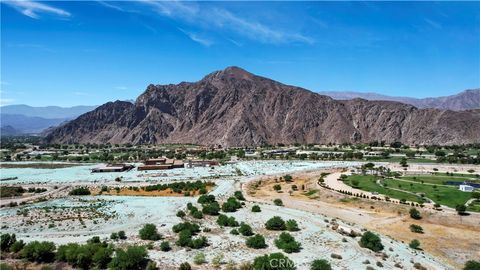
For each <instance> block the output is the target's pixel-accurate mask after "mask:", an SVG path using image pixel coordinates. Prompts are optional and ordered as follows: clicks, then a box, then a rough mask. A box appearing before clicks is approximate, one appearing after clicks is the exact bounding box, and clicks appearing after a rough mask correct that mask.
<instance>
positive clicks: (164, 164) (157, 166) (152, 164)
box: [137, 158, 184, 171]
mask: <svg viewBox="0 0 480 270" xmlns="http://www.w3.org/2000/svg"><path fill="white" fill-rule="evenodd" d="M183 167H184V164H183V161H182V160H178V159H170V158H151V159H147V160H145V162H144V163H143V165H140V166H138V168H137V169H138V170H139V171H147V170H169V169H174V168H183Z"/></svg>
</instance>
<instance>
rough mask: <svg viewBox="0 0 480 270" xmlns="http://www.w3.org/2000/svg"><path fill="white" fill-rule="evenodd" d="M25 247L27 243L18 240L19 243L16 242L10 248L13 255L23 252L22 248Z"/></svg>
mask: <svg viewBox="0 0 480 270" xmlns="http://www.w3.org/2000/svg"><path fill="white" fill-rule="evenodd" d="M24 246H25V242H23V240H18V241H15V243H13V244H12V245H11V246H10V251H11V252H13V253H17V252H19V251H20V250H22V248H23V247H24Z"/></svg>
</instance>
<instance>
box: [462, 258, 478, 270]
mask: <svg viewBox="0 0 480 270" xmlns="http://www.w3.org/2000/svg"><path fill="white" fill-rule="evenodd" d="M478 269H480V261H474V260H470V261H467V262H466V263H465V266H464V267H463V270H478Z"/></svg>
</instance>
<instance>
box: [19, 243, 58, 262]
mask: <svg viewBox="0 0 480 270" xmlns="http://www.w3.org/2000/svg"><path fill="white" fill-rule="evenodd" d="M20 254H21V256H22V258H25V259H27V260H29V261H31V262H38V263H41V262H51V261H53V259H54V258H55V244H54V243H53V242H47V241H43V242H38V241H33V242H30V243H28V244H26V245H25V246H24V247H23V249H22V251H21V252H20Z"/></svg>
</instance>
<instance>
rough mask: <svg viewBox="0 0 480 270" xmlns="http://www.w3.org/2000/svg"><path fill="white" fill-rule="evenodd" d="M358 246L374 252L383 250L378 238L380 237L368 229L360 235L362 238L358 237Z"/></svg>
mask: <svg viewBox="0 0 480 270" xmlns="http://www.w3.org/2000/svg"><path fill="white" fill-rule="evenodd" d="M360 246H361V247H364V248H368V249H370V250H373V251H375V252H378V251H380V250H383V245H382V241H381V240H380V237H378V235H376V234H374V233H372V232H370V231H366V232H365V233H364V234H363V235H362V238H361V239H360Z"/></svg>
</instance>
